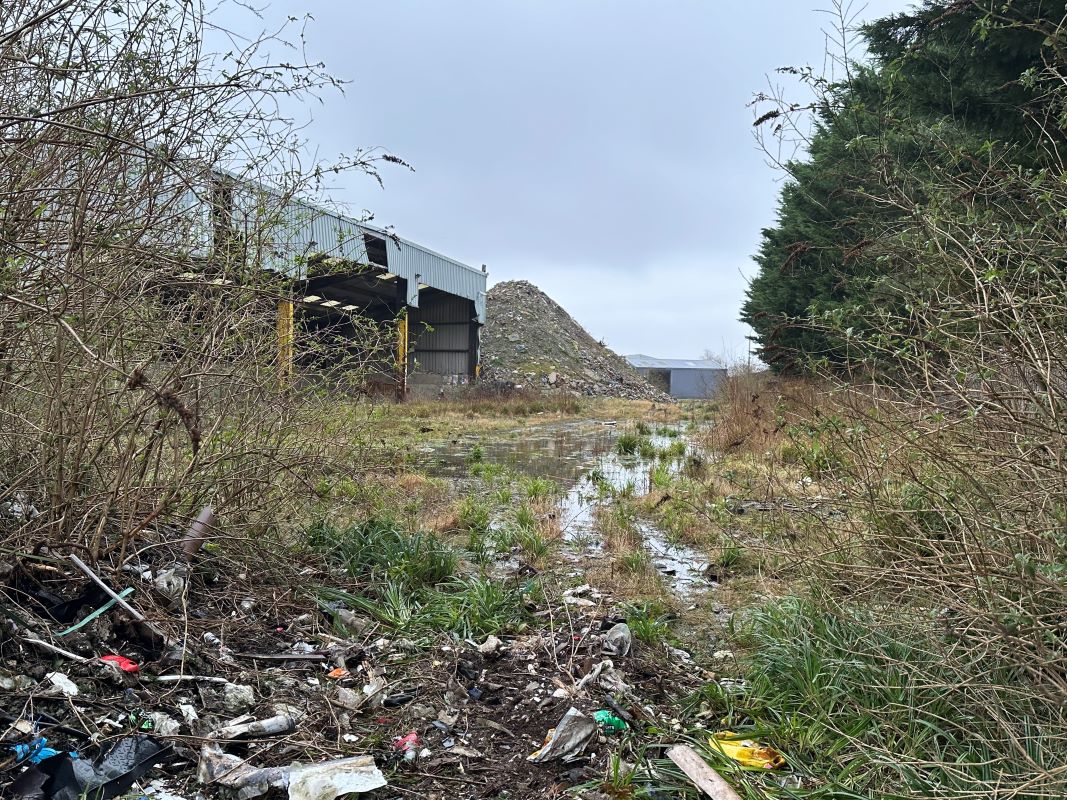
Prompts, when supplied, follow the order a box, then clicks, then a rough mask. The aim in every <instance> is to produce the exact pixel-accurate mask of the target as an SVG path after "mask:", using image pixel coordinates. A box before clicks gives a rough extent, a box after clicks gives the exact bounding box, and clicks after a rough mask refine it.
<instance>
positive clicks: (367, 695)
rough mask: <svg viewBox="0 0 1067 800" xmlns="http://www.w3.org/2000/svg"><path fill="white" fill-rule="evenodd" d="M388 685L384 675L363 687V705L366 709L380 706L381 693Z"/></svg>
mask: <svg viewBox="0 0 1067 800" xmlns="http://www.w3.org/2000/svg"><path fill="white" fill-rule="evenodd" d="M388 686H389V683H388V682H387V681H386V680H385V676H384V675H379V676H378V677H376V678H374V679H373V680H372V681H371V682H370V683H368V684H367V685H366V686H364V687H363V695H364V699H363V703H362V705H365V706H367V707H368V708H378V707H379V706H381V705H382V700H383V699H384V698H383V697H382V693H383V692H385V690H386V689H387V688H388Z"/></svg>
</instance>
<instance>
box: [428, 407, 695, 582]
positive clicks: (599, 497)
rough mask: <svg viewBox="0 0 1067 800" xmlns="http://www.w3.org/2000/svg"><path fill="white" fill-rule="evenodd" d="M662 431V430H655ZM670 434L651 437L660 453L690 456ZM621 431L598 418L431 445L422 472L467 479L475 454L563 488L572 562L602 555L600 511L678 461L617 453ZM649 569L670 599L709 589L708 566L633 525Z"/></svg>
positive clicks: (651, 528) (679, 436)
mask: <svg viewBox="0 0 1067 800" xmlns="http://www.w3.org/2000/svg"><path fill="white" fill-rule="evenodd" d="M660 430H662V428H660ZM670 430H672V431H673V433H674V435H662V434H659V433H657V434H655V435H652V436H650V437H648V438H649V439H650V440H651V443H652V445H653V446H654V447H655V448H656V449H657V450H662V449H664V448H666V447H668V446H669V445H670V444H671V443H672V442H673V441H677V440H681V441H682V442H684V443H685V445H686V450H687V452H693V451H694V449H695V445H694V444H693V442H692V441H691V439H690V438H689V437H688V436H687V435H686V433H685V432H684V431H683V429H681V428H679V427H670ZM621 432H622V431H621V430H620V426H618V425H616V424H611V423H605V422H601V421H595V420H582V421H572V422H562V423H546V424H544V425H536V426H531V427H527V428H523V429H521V430H515V431H509V432H507V433H505V434H502V435H500V436H496V437H493V438H490V439H484V438H479V437H474V436H471V437H466V438H459V439H454V440H451V441H448V442H442V443H438V444H435V445H429V446H428V447H427V448H425V450H424V452H423V454H422V455H423V464H422V466H423V468H424V469H426V470H427V472H429V473H430V474H431V475H434V476H437V477H447V478H451V479H453V480H457V481H462V480H465V479H466V478H468V477H469V475H470V464H471V461H472V454H473V453H475V452H477V453H478V458H479V460H480V461H481V462H482V463H485V464H499V465H501V466H503V467H506V468H507V469H509V470H511V471H513V472H515V473H517V474H520V475H525V476H527V477H530V478H548V479H550V480H552V481H554V482H555V483H556V484H557V485H558V486H559V487H561V489H562V490H563V495H562V498H561V501H560V510H559V514H560V530H561V532H562V534H563V539H564V541H565V542H566V543H567V551H566V553H565V555H567V556H568V558H569V559H570V560H572V561H575V562H580V561H581V560H582V559H585V558H603V557H606V553H605V551H604V538H603V536H602V534H601V532H600V530H599V528H598V524H597V512H598V511H599V510H601V509H603V508H604V507H605V506H606V504H608V503H610V502H612V497H613V496H615V495H619V494H623V495H627V496H634V497H639V496H642V495H645V494H648V492H649V491H650V489H651V488H652V480H653V478H652V476H653V471H654V470H655V469H656V468H657V466H658V467H660V468H661V469H662V468H663V465H665V466H666V469H667V471H668V473H669V474H671V475H675V474H677V473H678V472H679V471H680V470H681V468H682V460H681V459H671V460H657V459H654V458H643V457H641V456H640V455H638V454H620V453H619V452H618V451H617V448H616V444H617V442H618V438H619V435H620V433H621ZM635 525H636V528H637V530H638V532H639V533H640V535H641V539H642V543H643V544H644V547H645V549H646V550H647V551H648V554H649V557H650V560H651V563H652V564H653V565H654V567H655V568H656V571H657V572H658V573H659V574H660V576H661V577H662V579H663V582H664V584H665V585H666V586H667V587H668V588H669V589H670V590H671V591H672V592H674V593H675V594H677V595H679V596H681V597H686V598H687V597H689V596H691V595H692V594H693V593H695V592H697V591H700V590H702V589H706V588H708V587H709V586H711V585H712V584H711V583H710V582H709V581H708V580H707V579H706V578H705V577H704V574H705V571H706V569H707V567H708V562H707V559H706V558H705V557H704V555H703V554H701V553H700V552H698V551H697V550H694V549H693V548H690V547H687V546H685V545H683V544H679V543H677V542H673V541H671V540H670V538H669V537H668V536H667V534H666V533H665V532H664V531H662V530H661V529H659V528H658V527H657V526H656V525H654V524H653V523H651V522H649V521H647V520H643V519H638V520H637V521H636V523H635Z"/></svg>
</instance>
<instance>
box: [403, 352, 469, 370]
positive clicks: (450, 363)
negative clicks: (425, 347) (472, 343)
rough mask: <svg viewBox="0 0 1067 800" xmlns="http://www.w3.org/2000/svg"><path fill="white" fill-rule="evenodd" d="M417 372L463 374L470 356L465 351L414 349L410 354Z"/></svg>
mask: <svg viewBox="0 0 1067 800" xmlns="http://www.w3.org/2000/svg"><path fill="white" fill-rule="evenodd" d="M412 355H413V356H414V358H415V363H416V364H417V365H418V371H419V372H428V373H430V374H432V375H465V374H467V371H468V369H467V365H468V363H469V359H470V356H469V355H468V354H467V353H465V352H464V353H433V352H420V351H419V350H416V351H415V352H414V353H413V354H412Z"/></svg>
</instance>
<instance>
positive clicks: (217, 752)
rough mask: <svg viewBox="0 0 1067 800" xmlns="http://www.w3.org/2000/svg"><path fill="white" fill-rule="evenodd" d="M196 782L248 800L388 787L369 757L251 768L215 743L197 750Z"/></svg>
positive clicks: (315, 799) (309, 799) (322, 798)
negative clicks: (275, 793)
mask: <svg viewBox="0 0 1067 800" xmlns="http://www.w3.org/2000/svg"><path fill="white" fill-rule="evenodd" d="M196 777H197V779H198V780H199V781H200V782H201V783H204V784H212V783H215V784H218V785H219V786H223V787H225V788H227V789H232V790H234V791H235V792H236V793H237V797H238V800H249V798H252V797H258V796H259V795H261V794H265V793H266V792H268V791H269V790H270V789H288V791H289V798H290V800H334V798H336V797H340V796H341V795H343V794H353V793H360V792H370V791H373V790H375V789H379V788H381V787H382V786H385V785H386V784H387V781H386V780H385V776H384V775H382V773H381V771H380V770H379V769H378V768H377V767H376V766H375V764H374V759H373V758H371V757H370V756H354V757H352V758H340V759H336V760H334V761H324V762H322V763H320V764H299V763H293V764H290V765H288V766H285V767H253V766H252V765H250V764H248V763H246V762H244V761H242V760H241V759H240V758H238V757H237V756H234V755H230V754H229V753H224V752H223V751H222V749H221V748H220V747H219V746H218V745H217V744H214V743H211V744H205V745H204V746H203V747H202V748H200V765H199V767H198V768H197V774H196Z"/></svg>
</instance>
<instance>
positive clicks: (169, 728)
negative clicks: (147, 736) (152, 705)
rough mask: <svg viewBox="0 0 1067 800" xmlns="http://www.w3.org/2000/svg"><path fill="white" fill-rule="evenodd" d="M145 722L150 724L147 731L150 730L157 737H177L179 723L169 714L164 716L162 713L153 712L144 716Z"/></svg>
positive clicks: (179, 727)
mask: <svg viewBox="0 0 1067 800" xmlns="http://www.w3.org/2000/svg"><path fill="white" fill-rule="evenodd" d="M146 721H147V722H148V723H150V725H149V727H148V730H151V731H152V732H153V733H155V734H156V735H157V736H177V735H178V731H179V730H180V729H181V723H179V722H178V720H176V719H174V717H172V716H170V715H169V714H164V713H163V712H162V711H153V712H152V713H150V714H148V715H147V716H146Z"/></svg>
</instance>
